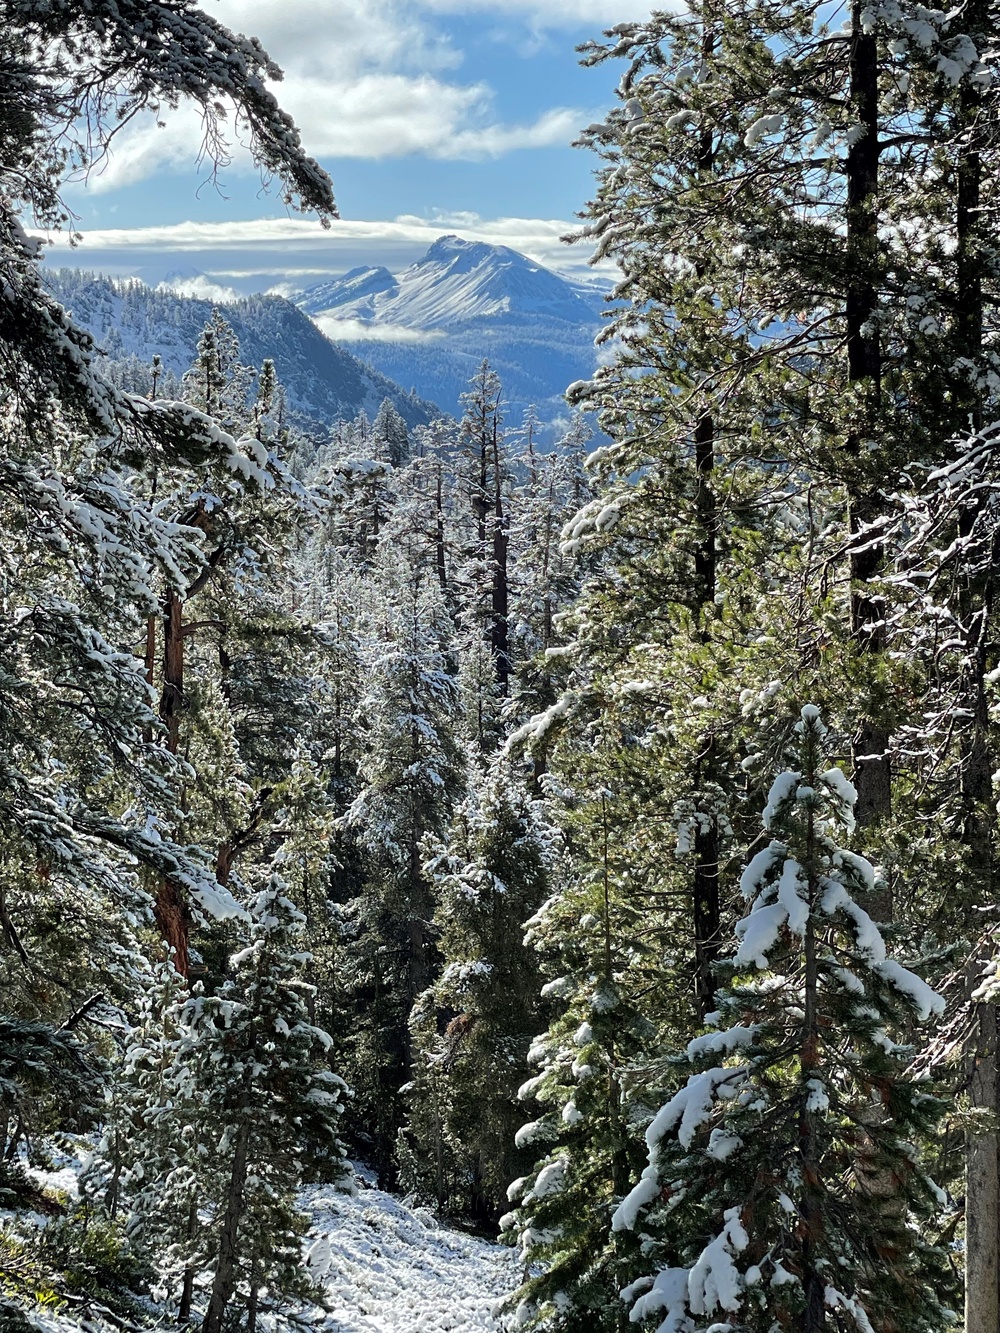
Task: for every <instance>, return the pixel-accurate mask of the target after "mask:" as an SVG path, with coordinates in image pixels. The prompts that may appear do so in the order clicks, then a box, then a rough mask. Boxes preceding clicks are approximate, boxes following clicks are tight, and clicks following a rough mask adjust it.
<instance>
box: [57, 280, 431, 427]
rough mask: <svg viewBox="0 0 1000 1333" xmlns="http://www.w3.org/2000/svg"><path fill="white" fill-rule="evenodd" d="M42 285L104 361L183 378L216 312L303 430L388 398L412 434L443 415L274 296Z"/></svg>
mask: <svg viewBox="0 0 1000 1333" xmlns="http://www.w3.org/2000/svg"><path fill="white" fill-rule="evenodd" d="M45 281H46V285H47V286H48V287H49V290H50V291H51V292H52V293H53V295H54V296H55V297H56V299H57V300H59V301H60V302H62V304H63V305H65V306H66V308H67V309H68V310H70V312H71V313H72V315H73V317H74V319H75V320H76V321H77V323H79V324H80V325H82V326H83V327H84V328H86V329H87V330H88V331H89V332H90V333H91V334H92V335H93V336H94V338H95V340H96V341H97V343H98V346H99V347H100V348H101V349H102V350H103V351H104V352H105V353H106V355H107V356H108V357H109V359H111V360H113V361H120V360H123V359H126V358H128V357H130V356H136V357H139V358H140V359H143V360H146V361H149V360H151V359H152V357H153V355H154V354H156V355H159V356H160V358H161V360H162V363H163V366H164V368H165V369H167V370H171V371H173V372H174V373H176V374H178V375H180V374H183V373H184V371H185V370H187V369H188V367H189V366H190V365H191V363H192V361H193V360H194V358H195V354H196V351H197V343H198V339H199V337H200V336H201V331H202V329H203V328H204V327H205V325H206V323H207V322H208V320H209V318H210V316H211V313H212V310H213V308H215V307H216V306H217V307H218V308H219V309H220V310H221V311H222V313H223V315H224V316H225V318H226V319H227V320H228V321H229V323H230V324H231V325H232V326H233V330H234V332H235V334H236V336H237V338H238V339H239V342H240V352H241V357H242V359H243V361H244V362H245V363H247V364H249V365H255V366H260V365H261V364H262V362H263V361H264V360H265V359H267V358H270V359H271V360H273V361H274V364H275V368H276V370H277V372H278V378H279V380H280V381H281V383H282V384H283V386H284V388H285V393H286V396H287V399H288V404H289V408H290V409H291V411H292V414H293V416H294V417H295V418H297V420H298V422H299V424H300V425H302V426H303V427H305V428H306V429H310V430H312V431H315V430H317V428H318V429H320V430H325V428H326V427H328V426H329V425H330V424H331V423H332V422H334V421H336V420H338V419H349V418H353V417H355V416H357V414H358V413H359V412H361V411H364V412H366V413H367V414H368V415H369V416H370V417H372V416H374V415H375V413H376V412H377V411H378V408H379V406H380V405H381V403H382V401H383V399H385V398H388V399H389V400H390V401H391V402H392V403H393V405H394V406H395V407H396V409H397V411H398V412H399V413H400V415H401V416H402V417H403V419H404V421H405V422H406V424H407V425H408V426H411V427H412V426H417V425H425V424H427V423H428V422H430V421H432V420H434V419H435V418H436V417H438V416H440V415H441V411H440V408H439V407H438V406H437V405H436V404H435V403H433V402H428V401H426V400H425V399H423V398H421V397H419V396H418V395H416V394H413V393H410V392H408V391H407V390H405V389H403V388H402V387H401V386H400V385H399V384H397V383H396V382H395V381H394V380H392V379H391V378H390V377H388V376H387V375H385V374H384V373H383V372H382V371H380V370H379V369H377V368H376V367H373V366H370V365H368V364H366V363H365V362H364V361H362V360H359V358H358V357H357V356H355V355H353V354H352V353H351V352H349V351H347V350H346V349H345V348H344V347H342V346H340V345H339V344H337V343H334V342H331V341H330V339H328V338H327V337H325V336H324V334H323V333H322V331H321V330H320V329H319V328H317V326H316V325H315V323H314V322H313V321H312V320H311V319H310V318H309V317H308V316H307V315H306V314H304V313H303V312H302V311H301V310H299V308H298V307H297V306H296V305H294V304H293V303H292V302H290V301H288V300H286V299H285V298H284V297H281V296H277V295H262V296H250V297H244V298H240V299H239V300H238V301H225V302H223V301H211V300H207V299H203V298H201V297H194V296H184V295H181V294H178V293H177V292H173V291H170V290H168V289H165V288H164V287H162V286H161V287H158V288H153V287H149V286H147V285H146V284H145V283H142V282H140V281H139V280H138V279H134V278H133V279H116V278H107V277H104V276H101V275H99V274H92V273H87V272H84V271H81V270H76V269H56V270H47V271H46V273H45Z"/></svg>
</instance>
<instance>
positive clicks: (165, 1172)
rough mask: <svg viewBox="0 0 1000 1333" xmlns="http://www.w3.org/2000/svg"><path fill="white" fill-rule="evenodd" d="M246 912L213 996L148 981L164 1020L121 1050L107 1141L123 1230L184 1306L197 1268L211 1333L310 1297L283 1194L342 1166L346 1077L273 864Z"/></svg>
mask: <svg viewBox="0 0 1000 1333" xmlns="http://www.w3.org/2000/svg"><path fill="white" fill-rule="evenodd" d="M249 917H250V924H249V926H248V929H247V935H248V937H249V942H248V943H247V944H246V946H245V947H244V948H243V949H241V950H240V951H239V952H238V953H236V954H235V955H234V956H233V958H232V960H231V965H232V976H231V978H230V979H229V980H228V981H227V982H226V984H225V985H224V986H223V987H222V988H221V990H220V991H219V993H218V994H217V995H206V994H204V993H202V988H201V986H200V984H199V985H198V986H196V987H195V989H194V991H193V992H192V993H191V994H189V995H185V994H183V993H176V994H169V993H167V992H168V991H170V990H172V989H173V990H175V989H176V981H171V979H170V978H166V979H165V980H164V979H161V983H160V988H159V990H160V993H159V994H158V995H157V996H156V1000H155V1007H156V1010H157V1014H158V1015H160V1016H161V1017H160V1022H161V1023H162V1027H160V1026H159V1025H158V1024H157V1022H156V1021H154V1022H152V1023H151V1024H147V1025H146V1026H145V1027H144V1028H143V1029H142V1031H141V1033H140V1037H141V1038H142V1040H140V1042H139V1043H137V1045H136V1046H135V1047H133V1049H132V1051H131V1053H130V1056H129V1065H128V1068H129V1070H130V1071H131V1072H130V1079H131V1081H132V1082H133V1084H134V1087H133V1090H132V1095H131V1096H130V1097H129V1098H128V1099H127V1100H126V1101H125V1103H124V1105H125V1108H126V1109H127V1111H128V1112H129V1113H130V1114H129V1115H128V1119H127V1120H126V1123H125V1126H121V1125H120V1126H119V1138H118V1139H116V1140H115V1143H116V1145H117V1148H116V1151H117V1152H119V1153H120V1152H121V1151H123V1150H124V1147H123V1145H122V1143H121V1138H122V1137H124V1139H125V1144H126V1145H127V1150H128V1152H129V1154H130V1164H129V1169H128V1170H127V1171H125V1172H123V1173H122V1176H121V1180H120V1191H121V1197H122V1200H123V1203H124V1204H125V1205H127V1206H131V1208H132V1215H131V1217H130V1219H129V1223H128V1225H129V1229H130V1230H131V1232H132V1234H133V1235H135V1236H136V1237H137V1238H140V1239H141V1240H142V1242H143V1243H144V1244H145V1245H146V1246H147V1247H148V1248H149V1249H151V1250H152V1251H154V1252H156V1251H158V1250H159V1251H160V1252H161V1253H162V1254H164V1255H165V1256H166V1257H168V1258H169V1259H171V1260H172V1261H173V1263H174V1264H175V1265H176V1267H177V1268H179V1269H180V1270H181V1271H182V1272H183V1274H184V1280H183V1284H182V1288H181V1304H182V1306H183V1307H184V1308H185V1309H186V1308H188V1307H189V1304H190V1300H191V1296H192V1291H193V1282H194V1279H195V1277H196V1276H197V1275H207V1277H208V1279H209V1296H208V1303H207V1308H206V1311H205V1316H204V1320H203V1327H204V1328H206V1329H209V1330H214V1333H219V1331H220V1330H221V1329H222V1328H223V1327H224V1326H225V1324H224V1320H225V1319H228V1318H229V1317H231V1316H232V1314H233V1310H234V1307H237V1306H238V1307H239V1308H241V1309H242V1310H243V1311H244V1312H245V1313H244V1316H243V1317H244V1320H245V1326H246V1328H247V1329H248V1330H252V1329H253V1328H254V1326H255V1322H256V1317H257V1311H258V1309H259V1305H260V1301H261V1300H262V1299H266V1301H267V1302H268V1304H269V1305H271V1306H273V1305H275V1304H279V1303H280V1301H281V1300H282V1299H283V1298H284V1297H286V1296H290V1295H302V1294H304V1293H305V1292H306V1291H307V1290H308V1286H309V1282H308V1275H307V1273H306V1271H305V1269H304V1266H303V1263H302V1253H301V1239H302V1235H303V1233H304V1230H305V1219H304V1217H303V1216H302V1214H301V1213H300V1212H299V1210H298V1207H297V1204H296V1194H297V1191H298V1189H299V1187H300V1185H301V1184H302V1181H303V1180H304V1179H305V1178H306V1177H307V1176H309V1177H310V1178H315V1177H322V1178H324V1179H328V1180H330V1181H332V1182H337V1181H338V1180H339V1179H340V1178H341V1176H342V1174H343V1169H344V1150H343V1147H342V1145H341V1143H340V1139H339V1137H338V1124H339V1119H340V1115H341V1112H342V1111H343V1100H344V1092H345V1085H344V1083H343V1081H342V1080H341V1079H340V1078H339V1077H338V1076H337V1075H335V1074H332V1073H331V1072H330V1070H329V1068H328V1067H327V1061H326V1052H327V1051H328V1050H329V1047H330V1039H329V1037H328V1036H327V1035H326V1033H324V1032H323V1031H322V1030H321V1029H319V1028H317V1027H315V1026H314V1025H313V1024H312V1023H311V1021H310V1019H309V1014H308V1010H307V1004H306V999H305V995H304V992H303V983H302V980H301V974H302V967H303V964H304V963H305V962H307V961H308V955H307V954H305V953H303V951H302V948H301V943H302V933H303V928H304V925H305V919H304V917H303V916H302V914H301V913H300V912H299V911H298V909H297V908H296V907H295V906H294V904H293V903H292V902H291V900H290V899H289V898H288V896H287V891H286V884H285V882H284V879H283V877H282V876H281V875H280V873H278V872H277V871H275V872H273V873H272V875H271V878H270V881H269V883H268V885H267V887H266V888H265V889H263V890H261V891H260V892H259V893H258V894H257V895H256V896H255V897H254V899H253V901H252V902H251V904H250V908H249ZM164 987H166V988H167V989H166V990H165V989H164ZM155 1017H156V1016H155V1015H154V1020H155ZM123 1128H124V1135H122V1129H123ZM193 1208H195V1209H196V1214H194V1213H193V1212H192V1209H193ZM192 1217H194V1222H193V1223H192V1220H191V1219H192Z"/></svg>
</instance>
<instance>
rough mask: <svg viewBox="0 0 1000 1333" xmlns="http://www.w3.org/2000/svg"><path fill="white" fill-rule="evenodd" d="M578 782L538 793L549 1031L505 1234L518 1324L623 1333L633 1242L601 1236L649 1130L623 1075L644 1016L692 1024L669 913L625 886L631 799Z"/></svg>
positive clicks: (534, 1057)
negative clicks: (545, 809)
mask: <svg viewBox="0 0 1000 1333" xmlns="http://www.w3.org/2000/svg"><path fill="white" fill-rule="evenodd" d="M561 768H562V765H560V769H561ZM584 772H585V770H584ZM583 776H584V773H583V772H581V773H580V781H578V782H577V784H576V785H575V786H574V787H573V788H569V787H568V785H566V784H565V783H563V781H562V780H561V778H560V779H557V778H553V776H552V775H548V776H546V777H545V778H544V779H543V786H544V787H545V788H546V789H547V790H548V791H549V792H550V793H552V794H553V795H554V796H555V797H556V798H557V799H555V800H553V803H552V804H553V808H554V809H555V810H557V811H559V814H560V820H559V822H560V824H561V826H562V828H563V830H564V837H565V842H566V846H567V851H568V857H569V858H571V860H569V861H568V864H566V865H564V866H563V867H561V873H560V874H559V875H558V876H557V877H556V879H555V884H554V887H555V892H554V893H553V894H552V896H551V897H550V898H549V899H548V901H546V902H545V903H544V904H543V905H542V907H541V908H540V910H539V911H538V912H536V914H535V915H534V916H533V917H532V918H530V920H529V921H528V922H527V931H526V935H525V942H526V943H528V944H530V945H531V946H532V948H534V949H535V950H536V952H537V953H538V955H539V959H540V962H541V966H542V971H543V975H544V976H546V977H548V980H547V981H546V984H545V985H544V986H543V988H542V992H541V994H542V999H543V1001H544V1003H545V1006H546V1007H547V1008H550V1009H551V1010H553V1011H554V1017H553V1018H552V1019H551V1021H550V1023H549V1025H548V1027H547V1029H546V1030H545V1031H543V1032H542V1033H541V1034H540V1035H539V1036H538V1037H536V1039H535V1040H534V1041H533V1042H532V1044H531V1047H530V1049H529V1051H528V1064H529V1065H530V1066H532V1067H533V1068H537V1070H538V1072H537V1073H536V1074H534V1075H533V1076H532V1077H530V1078H529V1079H527V1080H526V1081H525V1083H524V1084H523V1086H522V1087H521V1088H520V1090H519V1098H520V1099H521V1100H522V1101H523V1102H524V1103H525V1104H526V1106H527V1108H528V1114H531V1115H532V1116H533V1118H532V1119H531V1120H529V1121H528V1122H527V1123H526V1124H524V1125H522V1126H521V1128H520V1129H519V1130H518V1132H517V1135H516V1137H515V1146H516V1147H517V1148H519V1149H522V1150H524V1151H525V1154H526V1155H527V1156H528V1157H529V1158H530V1157H532V1156H533V1157H534V1164H533V1166H532V1167H531V1169H530V1170H528V1171H527V1172H525V1174H524V1175H523V1176H521V1177H519V1178H518V1179H516V1180H514V1181H513V1182H512V1184H511V1185H510V1186H509V1189H508V1198H509V1200H510V1201H511V1203H512V1205H513V1207H512V1211H511V1212H510V1213H509V1214H508V1215H507V1216H505V1217H504V1218H503V1219H502V1220H501V1227H502V1229H503V1230H504V1231H505V1232H508V1233H510V1235H511V1237H512V1238H513V1239H514V1240H515V1241H516V1243H517V1244H518V1246H519V1248H520V1250H521V1253H522V1256H523V1258H524V1262H525V1273H526V1280H525V1283H524V1284H523V1286H522V1288H521V1289H520V1290H519V1291H518V1292H517V1293H516V1297H515V1301H514V1304H515V1306H516V1310H515V1313H516V1322H517V1323H518V1325H519V1326H528V1327H531V1328H537V1329H539V1330H542V1331H544V1333H588V1331H590V1333H594V1331H596V1330H601V1333H613V1331H614V1330H619V1329H623V1328H624V1326H625V1319H626V1312H625V1309H624V1307H623V1306H622V1304H621V1302H620V1301H619V1300H618V1299H617V1295H616V1293H617V1292H618V1290H619V1288H620V1287H621V1286H622V1285H624V1283H625V1282H626V1281H627V1280H628V1277H629V1274H630V1272H631V1270H630V1269H628V1268H627V1267H626V1266H625V1260H626V1257H627V1250H628V1248H629V1245H630V1243H631V1238H629V1237H616V1236H612V1234H611V1232H610V1229H609V1224H608V1223H609V1219H610V1216H611V1213H612V1211H613V1209H614V1207H615V1205H616V1204H617V1202H618V1201H619V1200H620V1199H621V1198H622V1196H623V1195H624V1194H625V1192H626V1191H627V1189H628V1183H629V1180H630V1179H631V1177H632V1175H633V1174H634V1172H635V1170H637V1169H638V1163H639V1158H638V1154H637V1152H636V1150H635V1144H634V1141H633V1135H632V1133H631V1131H630V1125H631V1123H632V1121H633V1119H634V1118H636V1117H641V1116H643V1115H647V1116H648V1112H647V1111H646V1108H645V1107H644V1106H643V1105H642V1103H641V1101H638V1104H637V1098H636V1094H635V1091H634V1089H632V1088H631V1087H630V1085H629V1083H628V1081H627V1073H628V1070H629V1068H630V1066H631V1065H632V1064H633V1063H635V1062H636V1061H638V1060H640V1059H641V1058H642V1056H643V1054H644V1053H645V1052H646V1051H647V1050H648V1049H649V1048H650V1047H651V1046H652V1045H653V1044H654V1038H655V1034H656V1031H657V1026H656V1024H654V1022H653V1020H652V1018H651V1014H652V1013H654V1011H655V1013H656V1017H657V1019H658V1020H659V1021H660V1022H662V1021H663V1012H664V1011H666V1012H669V1011H670V1010H675V1011H676V1010H680V1013H681V1014H682V1015H683V1016H684V1018H685V1019H686V1020H687V1021H690V1018H691V1016H692V1008H691V1005H690V1000H689V997H688V995H687V994H686V993H685V987H684V984H683V982H681V983H680V984H678V977H679V976H683V962H682V961H681V960H676V959H673V958H671V957H670V955H669V953H668V952H667V950H666V949H664V947H663V945H664V941H665V940H666V941H669V939H670V934H669V928H668V929H667V930H666V931H665V929H664V926H665V924H668V923H669V913H668V912H664V911H663V910H662V907H661V905H660V904H659V902H658V901H657V899H656V896H655V889H651V886H650V885H649V884H648V883H647V881H646V877H645V876H644V874H643V873H642V872H641V871H640V872H639V873H635V867H634V862H635V860H636V858H637V850H636V848H637V844H636V841H635V840H630V839H629V837H628V835H627V833H626V831H625V830H626V828H627V827H628V824H629V817H628V813H627V812H631V813H632V815H633V816H634V815H635V813H636V811H637V808H638V807H637V805H636V803H635V802H634V801H633V800H632V798H631V795H630V793H629V792H628V791H627V790H623V791H621V792H619V793H615V792H612V791H611V790H609V789H608V788H607V787H606V786H601V787H599V788H598V789H597V790H590V791H586V790H583V789H582V779H583ZM560 806H562V807H563V808H562V809H561V810H560ZM639 855H641V853H640V854H639ZM671 964H673V967H671ZM654 990H655V991H657V992H659V994H658V999H659V1001H660V1002H659V1003H658V1004H656V1005H655V1006H654V1005H653V1004H651V1003H650V1002H649V998H648V996H649V993H650V992H651V991H654ZM673 1021H674V1024H676V1022H677V1018H676V1015H675V1016H674V1020H673ZM532 1103H535V1104H536V1105H535V1107H532V1106H531V1104H532Z"/></svg>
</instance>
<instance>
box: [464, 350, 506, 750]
mask: <svg viewBox="0 0 1000 1333" xmlns="http://www.w3.org/2000/svg"><path fill="white" fill-rule="evenodd" d="M502 398H503V385H502V384H501V382H500V377H499V376H498V375H497V373H496V372H495V371H494V370H493V369H492V367H491V366H490V364H489V362H488V361H483V363H482V365H481V366H480V367H479V370H478V371H477V372H476V374H475V375H474V376H473V377H472V379H471V380H470V382H469V388H468V390H467V391H466V392H465V393H464V394H462V406H463V409H464V412H463V416H462V435H461V449H462V455H463V464H464V468H465V478H464V482H465V486H466V488H467V497H468V504H469V511H470V513H469V517H470V519H471V520H472V521H471V522H470V524H469V533H468V538H467V540H466V544H465V561H464V565H463V568H462V571H461V573H460V575H459V578H460V581H461V583H462V584H463V585H464V586H463V593H464V616H463V621H464V638H465V639H466V640H467V646H466V654H465V655H466V656H467V658H468V661H469V664H470V669H469V671H468V672H467V682H466V688H465V694H466V695H467V702H466V712H467V714H468V715H469V716H470V717H474V718H475V719H476V722H475V733H476V735H477V738H478V740H479V743H480V744H486V745H487V746H488V745H489V744H490V743H491V742H493V741H494V740H495V739H496V737H497V720H496V710H497V708H498V707H499V701H500V700H502V699H504V698H505V697H506V696H507V693H508V683H509V680H510V674H511V667H512V658H511V644H510V624H509V612H510V578H509V567H508V566H509V553H510V513H509V508H510V501H509V494H508V491H509V485H510V463H509V460H508V458H507V447H506V438H505V435H504V429H503V413H502V412H501V408H500V404H501V401H502Z"/></svg>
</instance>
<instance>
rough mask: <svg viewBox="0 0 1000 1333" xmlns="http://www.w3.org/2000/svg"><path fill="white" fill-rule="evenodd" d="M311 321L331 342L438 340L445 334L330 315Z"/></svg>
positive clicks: (316, 317) (412, 341) (418, 341)
mask: <svg viewBox="0 0 1000 1333" xmlns="http://www.w3.org/2000/svg"><path fill="white" fill-rule="evenodd" d="M313 323H314V324H315V325H316V327H317V328H318V329H319V331H320V332H321V333H325V334H326V336H327V337H328V338H329V339H330V341H331V342H335V343H356V342H387V343H428V342H438V341H440V339H442V338H444V337H446V336H447V335H446V334H444V333H442V332H441V331H440V330H427V331H426V332H425V331H424V330H423V329H410V328H406V327H404V326H403V325H402V324H366V323H365V322H364V321H363V320H360V319H336V318H334V316H332V315H317V316H315V317H314V319H313Z"/></svg>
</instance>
